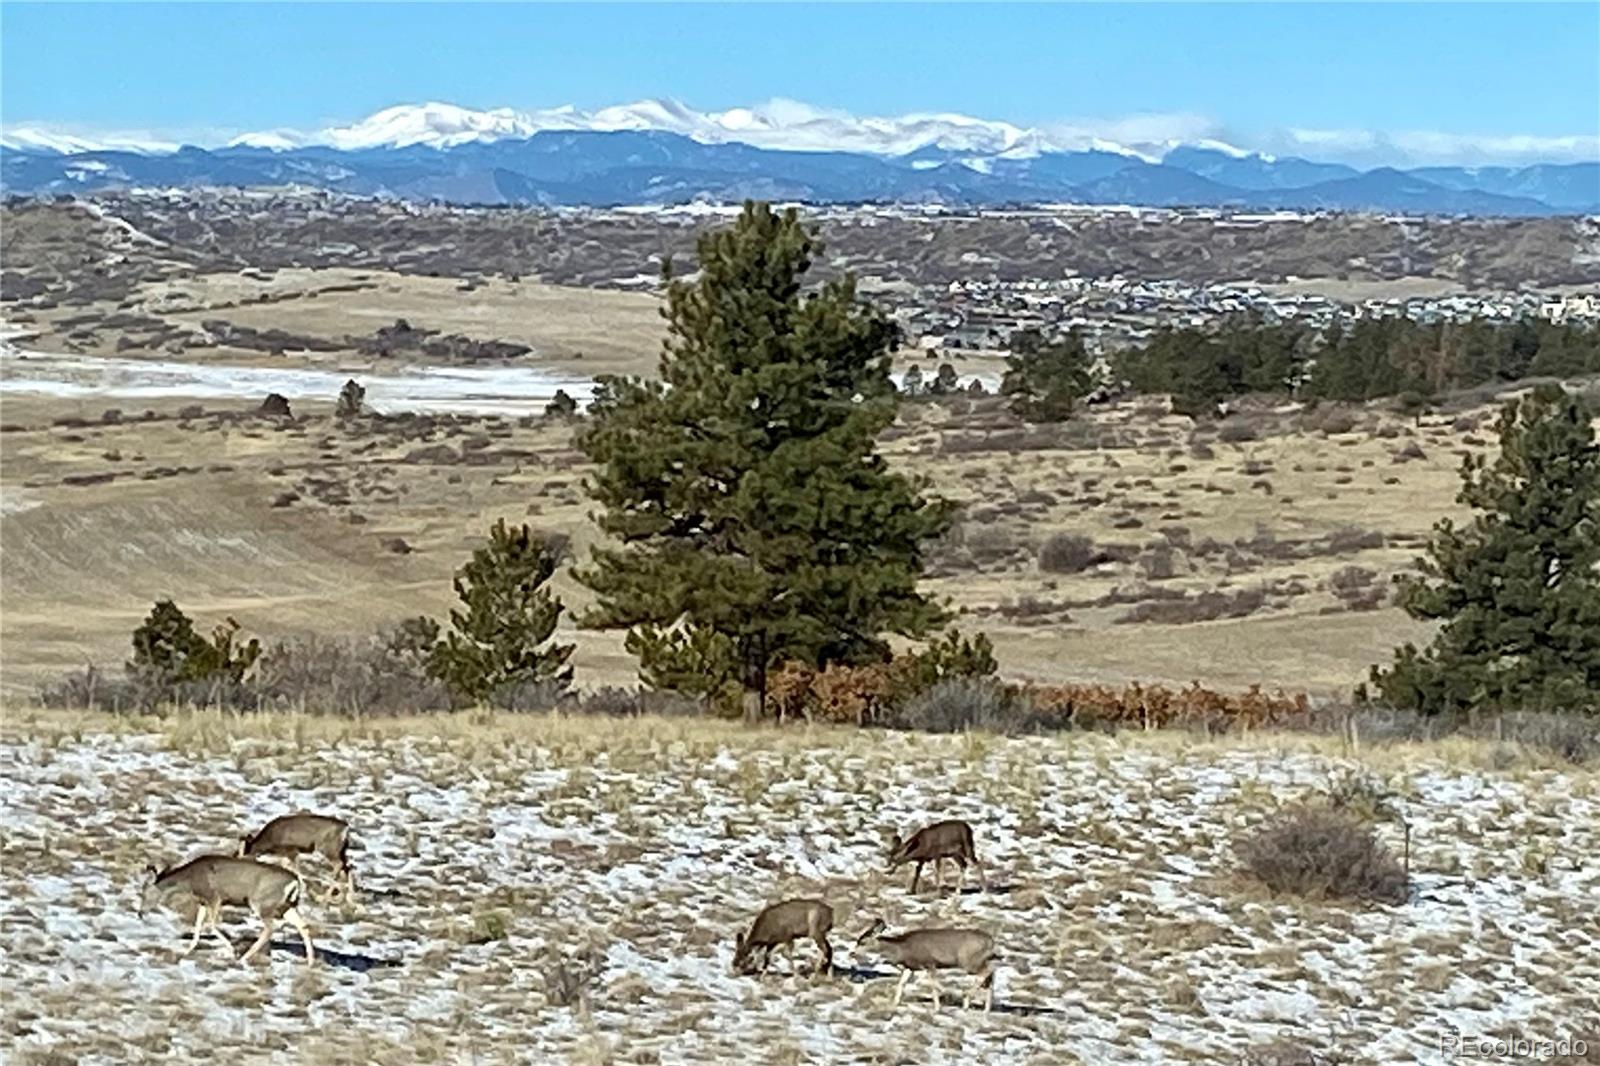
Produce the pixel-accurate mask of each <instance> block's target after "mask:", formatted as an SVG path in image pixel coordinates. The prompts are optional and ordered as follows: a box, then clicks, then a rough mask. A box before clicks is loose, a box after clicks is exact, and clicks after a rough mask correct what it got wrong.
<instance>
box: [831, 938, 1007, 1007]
mask: <svg viewBox="0 0 1600 1066" xmlns="http://www.w3.org/2000/svg"><path fill="white" fill-rule="evenodd" d="M867 940H871V941H873V942H874V944H875V945H876V946H877V949H878V953H879V954H880V955H882V956H883V958H884V960H885V961H887V962H889V963H892V964H893V965H895V966H898V967H900V971H901V973H900V983H899V984H898V985H896V986H895V990H894V1005H895V1006H896V1007H898V1006H899V1005H900V997H901V996H902V995H904V993H905V990H906V984H907V983H908V982H909V981H910V980H911V975H912V974H914V973H919V972H920V973H926V974H928V975H929V976H930V977H932V979H933V1009H934V1010H939V1009H940V1008H941V1007H942V1006H943V1004H942V1003H941V1002H940V1000H939V979H938V977H937V976H936V972H937V971H939V970H965V971H966V972H967V973H969V974H972V975H973V976H974V977H976V978H977V981H976V982H975V983H974V984H973V985H972V987H971V988H969V989H967V991H966V992H965V993H963V994H962V996H961V1005H962V1006H963V1007H966V1006H968V1005H969V1004H970V1003H971V1000H972V993H973V992H975V991H978V990H980V989H981V990H983V991H984V993H985V995H984V1004H983V1009H984V1010H985V1011H989V1010H992V1009H993V1008H994V963H995V955H994V938H993V937H991V936H990V935H989V934H988V933H985V932H982V931H981V930H978V929H913V930H912V931H911V932H909V933H898V934H892V933H886V932H884V925H883V919H881V918H878V919H875V920H874V921H873V923H872V924H871V925H870V926H868V927H867V930H866V932H864V933H862V934H861V935H860V936H859V937H857V938H856V947H858V948H859V947H860V946H861V944H862V943H863V942H864V941H867Z"/></svg>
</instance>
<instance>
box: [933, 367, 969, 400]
mask: <svg viewBox="0 0 1600 1066" xmlns="http://www.w3.org/2000/svg"><path fill="white" fill-rule="evenodd" d="M960 389H961V375H960V374H958V373H956V368H955V367H953V366H951V365H950V364H949V363H940V364H939V372H938V373H937V374H935V375H934V377H933V384H931V385H929V386H928V392H929V393H930V394H932V395H934V396H949V395H952V394H953V393H956V392H958V391H960Z"/></svg>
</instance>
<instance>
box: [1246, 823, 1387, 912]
mask: <svg viewBox="0 0 1600 1066" xmlns="http://www.w3.org/2000/svg"><path fill="white" fill-rule="evenodd" d="M1238 851H1239V859H1240V861H1241V862H1242V863H1243V864H1244V868H1245V871H1246V872H1247V873H1249V874H1250V875H1251V876H1252V877H1254V878H1255V879H1256V880H1258V881H1260V882H1261V883H1262V884H1264V885H1266V886H1267V887H1268V888H1270V889H1271V890H1272V891H1273V892H1278V893H1290V894H1293V895H1297V896H1305V897H1307V898H1310V899H1354V900H1365V901H1370V902H1375V903H1402V902H1404V901H1405V899H1406V897H1407V896H1408V894H1409V886H1408V884H1407V881H1406V874H1405V871H1404V870H1403V869H1402V868H1401V866H1400V863H1399V861H1398V860H1397V859H1396V858H1395V857H1394V854H1393V853H1392V852H1390V851H1389V849H1388V848H1387V847H1385V846H1384V844H1383V842H1382V841H1381V840H1379V839H1378V836H1377V834H1376V833H1375V832H1374V831H1373V829H1372V827H1371V826H1370V825H1367V824H1366V823H1365V822H1362V821H1361V820H1360V819H1359V818H1357V817H1356V816H1355V815H1354V814H1352V813H1351V812H1350V811H1348V810H1343V809H1341V808H1338V807H1334V806H1329V805H1320V804H1319V805H1307V806H1300V807H1293V808H1290V809H1288V810H1286V811H1284V812H1283V813H1281V814H1280V815H1279V816H1278V817H1277V818H1275V819H1273V820H1272V821H1271V822H1269V823H1268V824H1267V825H1265V826H1263V827H1262V828H1260V829H1259V830H1257V831H1256V832H1255V833H1254V834H1252V835H1251V836H1249V837H1247V838H1245V840H1244V841H1243V842H1241V843H1240V845H1239V849H1238Z"/></svg>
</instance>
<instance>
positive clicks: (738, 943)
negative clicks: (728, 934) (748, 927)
mask: <svg viewBox="0 0 1600 1066" xmlns="http://www.w3.org/2000/svg"><path fill="white" fill-rule="evenodd" d="M733 949H734V950H735V951H743V950H744V933H742V932H739V933H734V934H733Z"/></svg>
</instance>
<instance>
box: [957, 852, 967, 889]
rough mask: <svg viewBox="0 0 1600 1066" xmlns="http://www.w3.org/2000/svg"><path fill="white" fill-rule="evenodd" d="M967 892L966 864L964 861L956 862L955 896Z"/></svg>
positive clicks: (958, 860)
mask: <svg viewBox="0 0 1600 1066" xmlns="http://www.w3.org/2000/svg"><path fill="white" fill-rule="evenodd" d="M966 890H967V863H966V860H964V859H957V860H956V895H958V896H959V895H961V893H963V892H965V891H966Z"/></svg>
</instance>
